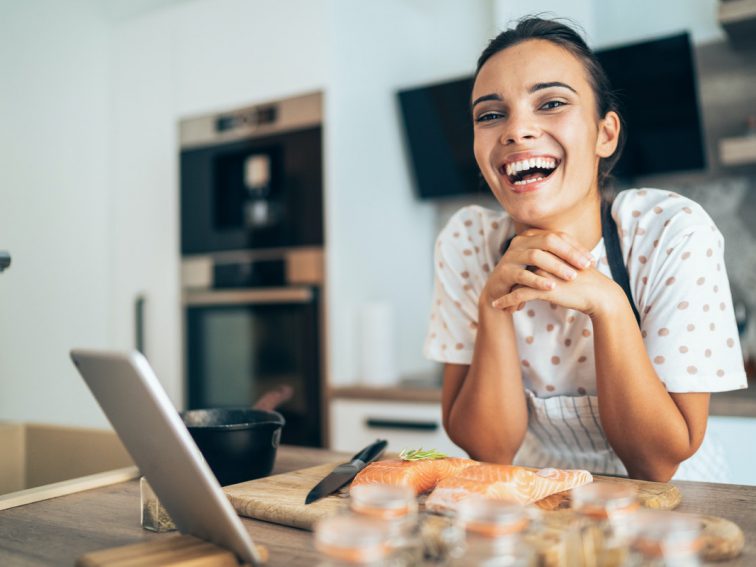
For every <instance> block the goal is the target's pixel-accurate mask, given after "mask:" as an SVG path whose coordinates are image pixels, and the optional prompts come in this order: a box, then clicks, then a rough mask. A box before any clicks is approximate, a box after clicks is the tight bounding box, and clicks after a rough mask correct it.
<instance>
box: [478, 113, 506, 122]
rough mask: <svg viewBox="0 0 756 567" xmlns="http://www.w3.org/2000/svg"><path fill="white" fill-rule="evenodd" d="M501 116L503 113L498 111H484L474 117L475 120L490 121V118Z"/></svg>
mask: <svg viewBox="0 0 756 567" xmlns="http://www.w3.org/2000/svg"><path fill="white" fill-rule="evenodd" d="M502 116H503V115H502V114H501V113H499V112H484V113H483V114H481V115H480V116H478V117H477V118H476V119H475V122H490V121H491V120H496V119H497V118H501V117H502Z"/></svg>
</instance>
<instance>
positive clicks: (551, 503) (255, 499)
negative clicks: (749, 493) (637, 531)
mask: <svg viewBox="0 0 756 567" xmlns="http://www.w3.org/2000/svg"><path fill="white" fill-rule="evenodd" d="M335 467H336V465H335V464H333V463H330V464H325V465H318V466H315V467H310V468H307V469H301V470H298V471H293V472H288V473H284V474H279V475H275V476H269V477H267V478H260V479H257V480H250V481H248V482H243V483H240V484H235V485H232V486H226V487H225V488H224V489H223V490H224V491H225V493H226V495H227V496H228V498H229V500H230V501H231V504H232V505H233V507H234V509H235V510H236V512H237V513H238V514H240V515H241V516H246V517H248V518H254V519H257V520H264V521H266V522H273V523H276V524H283V525H285V526H291V527H295V528H300V529H305V530H312V528H313V525H314V524H315V522H317V521H318V520H319V519H321V518H323V517H326V516H329V515H331V514H334V513H336V512H339V511H344V510H346V509H347V508H348V507H349V499H348V497H347V494H346V493H345V492H344V493H342V494H335V495H331V496H328V497H326V498H322V499H320V500H318V501H316V502H313V503H312V504H309V505H307V506H306V505H305V503H304V501H305V497H306V496H307V493H308V492H309V491H310V489H312V487H313V486H315V485H316V484H317V483H318V482H320V481H321V480H322V479H323V478H324V477H325V476H326V475H327V474H328V473H330V472H331V471H332V470H333V469H334V468H335ZM593 478H594V482H598V483H607V484H625V485H626V484H631V485H633V486H635V487H636V489H637V490H638V498H639V500H640V502H641V504H642V505H643V506H645V507H647V508H653V509H658V510H672V509H674V508H676V507H677V506H678V505H679V504H680V501H681V499H682V496H681V494H680V490H679V489H678V488H677V487H676V486H674V485H672V484H668V483H662V482H648V481H643V480H632V479H626V478H617V477H607V476H599V475H594V477H593ZM421 502H422V500H421ZM541 508H542V509H545V510H548V514H549V516H550V517H551V518H552V519H554V520H555V522H551V523H552V525H556V526H559V524H564V525H567V524H568V523H569V518H570V515H571V514H572V512H571V511H570V510H569V494H568V493H561V494H558V495H553V496H551V497H549V498H548V499H546V502H544V505H542V506H541ZM698 518H699V520H700V521H701V528H702V535H703V538H702V539H703V545H704V549H703V552H702V556H703V558H704V559H705V560H707V561H720V560H724V559H731V558H733V557H737V555H739V554H740V552H741V551H742V549H743V543H744V540H743V532H742V531H741V529H740V528H739V527H738V526H737V525H736V524H734V523H733V522H730V521H729V520H725V519H723V518H718V517H715V516H698ZM559 531H561V530H560V529H559V528H558V527H557V528H555V529H554V532H555V533H554V534H553V536H554V538H556V539H558V538H559V533H558V532H559ZM546 539H548V538H546ZM545 543H546V544H548V541H545ZM541 551H542V558H543V559H544V560H545V563H546V564H559V563H558V562H554V563H552V562H550V561H549V560H548V554H549V550H547V549H544V550H541Z"/></svg>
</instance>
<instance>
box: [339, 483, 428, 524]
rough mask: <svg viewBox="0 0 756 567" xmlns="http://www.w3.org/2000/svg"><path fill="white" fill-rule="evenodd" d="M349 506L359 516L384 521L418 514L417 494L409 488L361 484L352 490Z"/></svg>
mask: <svg viewBox="0 0 756 567" xmlns="http://www.w3.org/2000/svg"><path fill="white" fill-rule="evenodd" d="M349 505H350V507H351V508H352V510H353V511H355V512H357V513H359V514H364V515H366V516H373V517H376V518H381V519H384V520H386V519H393V518H403V517H405V516H409V515H412V514H415V513H416V512H417V499H416V498H415V492H414V491H413V490H412V489H411V488H410V487H408V486H390V485H385V484H361V485H359V486H355V487H354V488H352V489H350V491H349Z"/></svg>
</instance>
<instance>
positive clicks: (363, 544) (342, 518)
mask: <svg viewBox="0 0 756 567" xmlns="http://www.w3.org/2000/svg"><path fill="white" fill-rule="evenodd" d="M314 531H315V549H317V550H318V553H319V555H320V562H319V563H318V566H319V567H355V566H359V567H390V566H392V565H393V564H392V563H390V562H389V553H390V551H391V548H390V546H389V533H388V531H387V529H386V524H385V523H384V522H381V521H380V520H376V519H373V518H369V517H363V516H357V515H355V514H337V515H335V516H330V517H327V518H323V519H322V520H319V521H318V522H317V523H316V524H315V530H314Z"/></svg>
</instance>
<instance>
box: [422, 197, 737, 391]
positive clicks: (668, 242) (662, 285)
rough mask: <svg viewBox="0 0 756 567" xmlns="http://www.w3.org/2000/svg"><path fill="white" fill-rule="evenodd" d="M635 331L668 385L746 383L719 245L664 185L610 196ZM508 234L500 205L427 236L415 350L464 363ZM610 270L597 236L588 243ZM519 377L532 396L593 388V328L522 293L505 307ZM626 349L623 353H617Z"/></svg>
mask: <svg viewBox="0 0 756 567" xmlns="http://www.w3.org/2000/svg"><path fill="white" fill-rule="evenodd" d="M612 216H613V217H614V219H615V221H616V223H617V227H618V230H619V234H620V243H621V248H622V256H623V259H624V261H625V265H626V266H627V271H628V276H629V280H630V288H631V291H632V295H633V299H634V302H635V305H636V308H637V309H638V311H639V313H640V315H641V332H642V335H643V340H644V342H645V345H646V351H647V353H648V356H649V358H650V359H651V361H652V362H653V365H654V369H655V370H656V373H657V375H658V376H659V378H660V380H661V381H662V382H663V383H664V385H665V386H666V389H667V390H668V391H669V392H720V391H725V390H735V389H739V388H745V387H747V382H746V375H745V371H744V368H743V358H742V354H741V350H740V343H739V340H738V333H737V327H736V323H735V315H734V310H733V305H732V298H731V295H730V287H729V284H728V280H727V273H726V271H725V265H724V260H723V252H724V244H723V238H722V235H721V233H720V232H719V230H718V229H717V228H716V226H715V225H714V223H713V222H712V220H711V218H710V217H709V216H708V214H707V213H706V212H705V211H704V210H703V209H702V208H701V207H700V206H699V205H698V204H697V203H695V202H693V201H691V200H690V199H687V198H685V197H682V196H680V195H678V194H676V193H672V192H670V191H662V190H658V189H631V190H627V191H623V192H621V193H619V194H618V195H617V197H616V199H615V201H614V203H613V205H612ZM513 234H514V226H513V221H512V220H511V219H510V217H509V216H508V215H507V213H506V212H503V211H494V210H490V209H486V208H483V207H479V206H469V207H465V208H463V209H461V210H459V211H458V212H457V213H456V214H455V215H454V216H453V217H452V218H451V219H450V220H449V222H448V224H447V225H446V227H445V228H444V229H443V230H442V231H441V234H440V235H439V237H438V239H437V241H436V252H435V262H436V267H435V271H436V277H435V291H434V302H433V307H432V313H431V321H430V328H429V330H428V335H427V338H426V342H425V347H424V353H425V355H426V356H427V357H428V358H431V359H433V360H437V361H440V362H445V363H455V364H470V362H471V360H472V356H473V348H474V344H475V336H476V332H477V324H478V298H479V296H480V293H481V291H482V290H483V287H484V285H485V283H486V281H487V278H488V276H489V275H490V273H491V270H492V269H493V267H494V266H495V265H496V264H497V262H498V261H499V259H500V249H501V246H502V243H503V242H505V241H506V239H508V238H509V237H511V236H512V235H513ZM591 253H592V255H593V257H594V258H595V259H596V260H597V262H598V264H597V265H598V269H599V271H600V272H601V273H603V274H604V275H606V276H607V277H610V278H611V271H610V270H609V265H608V262H607V259H606V251H605V248H604V241H603V239H602V240H601V241H600V242H599V243H598V244H597V245H596V247H595V248H594V249H593V250H592V252H591ZM513 319H514V326H515V330H516V335H517V350H518V352H519V355H520V364H521V368H522V372H523V382H524V386H525V387H526V388H527V389H529V390H531V391H532V392H533V393H535V395H536V396H538V397H549V396H556V395H573V396H575V395H585V394H593V395H595V392H596V376H595V374H596V370H595V363H594V353H593V338H592V337H593V328H592V325H591V320H590V319H589V318H588V317H587V316H586V315H584V314H582V313H580V312H578V311H575V310H572V309H565V308H563V307H561V306H557V305H553V304H549V303H547V302H544V301H531V302H528V303H526V304H525V308H524V309H523V310H521V311H517V312H515V313H514V314H513ZM628 356H634V353H628Z"/></svg>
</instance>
